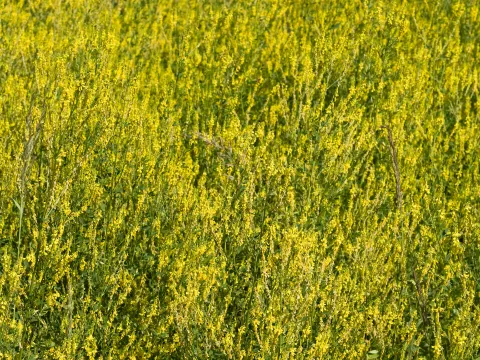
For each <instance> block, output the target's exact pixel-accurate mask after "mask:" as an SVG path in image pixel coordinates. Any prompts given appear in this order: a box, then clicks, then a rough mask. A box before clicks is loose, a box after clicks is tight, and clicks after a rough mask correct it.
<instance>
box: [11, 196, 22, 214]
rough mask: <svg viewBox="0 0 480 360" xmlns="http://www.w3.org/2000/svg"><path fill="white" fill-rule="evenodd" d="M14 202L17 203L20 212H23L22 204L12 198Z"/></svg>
mask: <svg viewBox="0 0 480 360" xmlns="http://www.w3.org/2000/svg"><path fill="white" fill-rule="evenodd" d="M12 200H13V202H14V203H15V205H16V206H17V208H18V211H20V212H22V207H21V206H20V204H19V203H18V202H17V200H15V199H14V198H12Z"/></svg>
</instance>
